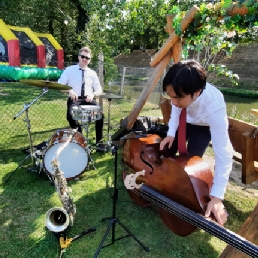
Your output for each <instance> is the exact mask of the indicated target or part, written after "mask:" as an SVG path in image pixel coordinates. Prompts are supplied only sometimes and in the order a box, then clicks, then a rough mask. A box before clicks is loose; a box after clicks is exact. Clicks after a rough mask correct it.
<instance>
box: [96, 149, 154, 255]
mask: <svg viewBox="0 0 258 258" xmlns="http://www.w3.org/2000/svg"><path fill="white" fill-rule="evenodd" d="M117 149H118V147H117V146H113V147H112V154H113V155H115V161H114V163H115V175H114V195H113V197H112V199H113V213H112V217H108V218H103V219H102V221H105V220H107V219H109V225H108V228H107V230H106V232H105V234H104V236H103V238H102V240H101V243H100V245H99V247H98V249H97V252H96V253H95V255H94V258H96V257H98V255H99V253H100V251H101V249H102V248H104V247H107V246H110V245H112V244H114V242H115V241H118V240H120V239H123V238H126V237H132V238H133V239H134V240H135V241H136V242H137V243H138V244H139V245H140V246H141V247H142V248H143V249H144V250H145V251H146V252H148V251H149V248H148V247H147V246H145V245H144V244H143V243H142V242H141V241H140V240H139V239H138V238H136V236H135V235H134V234H133V233H132V232H131V231H130V230H129V229H128V228H127V227H126V226H125V225H124V224H122V222H121V221H120V220H119V219H118V218H117V217H116V203H117V199H118V188H117ZM116 224H118V225H119V226H120V227H121V228H123V229H124V231H125V232H126V233H127V235H125V236H122V237H119V238H115V226H116ZM111 229H112V242H111V243H110V244H107V245H105V246H103V244H104V242H105V240H106V238H107V236H108V233H109V231H110V230H111Z"/></svg>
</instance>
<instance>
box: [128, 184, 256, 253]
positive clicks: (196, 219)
mask: <svg viewBox="0 0 258 258" xmlns="http://www.w3.org/2000/svg"><path fill="white" fill-rule="evenodd" d="M131 191H133V192H134V193H136V194H137V195H140V196H142V197H144V198H145V199H147V200H148V201H150V202H152V203H154V204H156V205H157V206H158V207H160V208H163V209H165V210H167V211H168V212H170V213H172V214H174V215H176V216H178V217H180V218H182V219H184V220H185V221H187V222H188V223H190V224H192V225H194V226H196V227H198V228H201V229H203V230H205V231H207V232H208V233H210V234H212V235H214V236H216V237H217V238H219V239H221V240H223V241H224V242H226V243H228V244H230V245H232V246H233V247H235V248H237V249H238V250H240V251H242V252H244V253H246V254H247V255H249V256H250V257H258V247H257V246H256V245H254V244H252V243H251V242H249V241H248V240H246V239H245V238H243V237H241V236H239V235H237V234H236V233H234V232H232V231H230V230H228V229H226V228H224V227H222V226H220V225H219V224H217V223H215V222H213V221H209V220H207V219H206V218H204V217H203V216H202V215H200V214H197V213H195V212H193V211H191V210H190V209H188V208H186V207H184V206H182V205H180V204H178V203H176V202H174V201H172V200H170V199H168V198H167V197H165V196H163V195H161V194H159V193H158V192H156V191H154V190H152V189H150V188H149V187H147V186H146V185H144V184H142V186H141V188H140V190H131Z"/></svg>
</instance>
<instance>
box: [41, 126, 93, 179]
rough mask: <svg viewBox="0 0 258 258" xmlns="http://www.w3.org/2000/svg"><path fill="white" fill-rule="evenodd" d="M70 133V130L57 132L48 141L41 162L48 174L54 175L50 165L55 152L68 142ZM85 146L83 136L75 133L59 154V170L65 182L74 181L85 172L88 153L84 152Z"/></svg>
mask: <svg viewBox="0 0 258 258" xmlns="http://www.w3.org/2000/svg"><path fill="white" fill-rule="evenodd" d="M71 133H72V130H71V129H64V130H58V131H56V132H55V133H54V134H53V135H52V136H51V138H50V139H49V141H48V144H47V145H48V147H47V150H46V154H45V157H44V161H43V166H44V169H45V170H46V172H47V173H48V174H50V175H52V176H54V175H55V172H54V171H53V167H52V164H51V162H52V159H53V158H55V157H56V152H57V150H58V149H59V148H60V147H62V146H63V145H64V144H65V143H66V142H67V140H69V136H70V135H71ZM85 145H87V144H85V139H84V137H83V135H82V134H81V133H79V132H76V133H75V134H74V135H73V137H72V138H71V139H70V140H69V143H68V144H67V146H66V147H65V148H64V149H63V150H62V151H61V153H60V154H59V156H58V161H59V163H60V170H61V171H62V172H64V177H65V178H66V179H67V180H71V179H74V178H76V177H78V176H79V175H81V174H82V173H83V172H84V171H85V169H86V167H87V165H88V153H87V152H86V150H85Z"/></svg>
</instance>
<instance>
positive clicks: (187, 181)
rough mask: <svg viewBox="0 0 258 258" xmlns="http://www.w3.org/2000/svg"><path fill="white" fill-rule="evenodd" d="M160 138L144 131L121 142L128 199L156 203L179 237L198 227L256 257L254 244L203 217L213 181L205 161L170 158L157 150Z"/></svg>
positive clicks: (143, 202)
mask: <svg viewBox="0 0 258 258" xmlns="http://www.w3.org/2000/svg"><path fill="white" fill-rule="evenodd" d="M161 140H162V138H161V137H159V136H158V135H155V134H148V135H146V136H145V137H142V138H131V139H127V140H126V141H125V143H124V147H123V153H122V162H123V165H124V170H123V178H124V184H125V187H126V188H127V190H128V193H129V195H130V197H131V198H132V200H133V201H134V202H135V203H136V204H138V205H140V206H144V207H145V206H149V205H156V206H157V207H158V212H159V216H160V218H161V220H162V221H163V222H164V224H165V225H166V226H167V227H168V228H169V229H170V230H172V231H173V232H174V233H175V234H177V235H179V236H187V235H189V234H191V233H192V232H193V231H194V230H195V229H196V228H197V227H198V228H201V229H203V230H205V231H207V232H209V233H210V234H212V235H214V236H216V237H218V238H220V239H221V240H223V241H225V242H226V243H228V244H230V245H232V246H234V247H236V248H237V249H239V250H240V251H242V252H244V253H246V254H248V255H250V256H251V257H258V247H257V246H255V245H254V244H252V243H251V242H249V241H247V240H246V239H244V238H242V237H240V236H238V235H237V234H235V233H234V232H231V231H229V230H228V229H225V228H224V227H222V226H220V225H219V224H217V223H216V222H215V218H214V217H211V218H209V219H207V218H205V217H204V213H205V210H206V206H207V204H208V202H209V201H210V197H209V192H210V189H211V186H212V180H213V175H212V172H211V170H210V168H209V166H208V164H207V163H206V162H204V161H203V160H202V158H200V157H197V156H176V157H170V155H169V150H163V151H160V150H159V145H160V142H161Z"/></svg>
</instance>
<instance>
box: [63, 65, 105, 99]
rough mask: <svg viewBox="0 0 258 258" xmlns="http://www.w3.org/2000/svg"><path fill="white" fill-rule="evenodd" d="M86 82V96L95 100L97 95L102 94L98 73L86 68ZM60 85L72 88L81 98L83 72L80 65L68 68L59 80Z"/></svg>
mask: <svg viewBox="0 0 258 258" xmlns="http://www.w3.org/2000/svg"><path fill="white" fill-rule="evenodd" d="M84 81H85V86H84V96H89V97H91V98H93V97H94V95H95V94H99V93H102V87H101V85H100V81H99V78H98V76H97V73H96V72H95V71H93V70H92V69H90V68H89V67H86V68H85V71H84ZM58 83H61V84H63V85H68V86H70V87H72V88H73V91H74V92H75V93H76V94H77V95H78V96H81V88H82V70H81V68H80V66H79V65H78V64H77V65H71V66H68V67H67V68H66V69H65V70H64V71H63V73H62V74H61V76H60V78H59V79H58Z"/></svg>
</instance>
